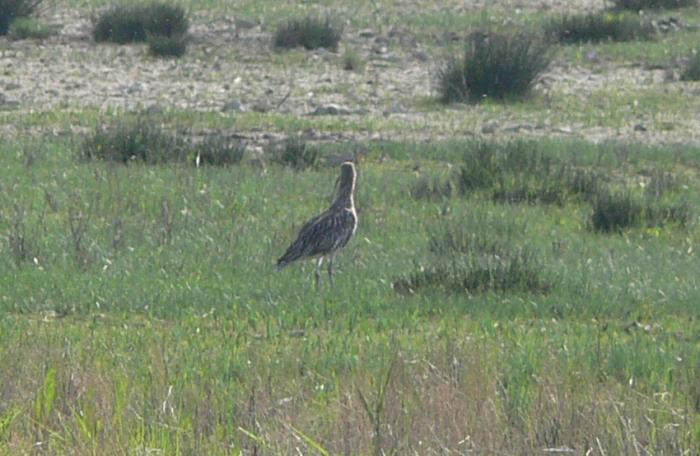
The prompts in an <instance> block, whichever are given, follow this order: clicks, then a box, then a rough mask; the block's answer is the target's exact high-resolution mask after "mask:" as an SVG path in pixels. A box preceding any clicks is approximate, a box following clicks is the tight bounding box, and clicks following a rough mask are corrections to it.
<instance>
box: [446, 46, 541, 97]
mask: <svg viewBox="0 0 700 456" xmlns="http://www.w3.org/2000/svg"><path fill="white" fill-rule="evenodd" d="M549 63H550V53H549V46H548V45H547V44H546V43H544V42H543V41H541V40H540V39H538V38H536V37H535V36H533V35H530V34H526V33H522V32H518V33H516V32H510V33H495V32H493V33H492V32H488V33H473V34H472V35H471V36H470V39H469V41H468V43H467V47H466V50H465V52H464V55H463V57H462V58H452V59H450V60H448V61H447V63H446V64H445V65H444V66H443V68H442V69H441V70H440V71H439V73H438V93H439V95H440V100H441V101H442V102H443V103H452V102H466V101H469V102H479V101H483V100H485V99H487V98H494V99H498V100H504V99H511V98H522V97H524V96H525V95H527V94H528V93H529V91H530V89H531V88H532V86H533V84H534V83H535V82H536V81H537V78H538V77H539V76H540V74H541V73H542V72H543V71H544V70H545V69H546V68H547V67H548V66H549Z"/></svg>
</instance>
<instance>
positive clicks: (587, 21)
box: [546, 11, 656, 44]
mask: <svg viewBox="0 0 700 456" xmlns="http://www.w3.org/2000/svg"><path fill="white" fill-rule="evenodd" d="M546 34H547V35H548V36H550V37H552V38H553V39H554V40H556V41H558V42H560V43H567V44H568V43H582V42H597V41H631V40H649V39H652V38H654V36H655V35H656V30H655V29H654V26H653V25H652V24H651V23H650V22H648V21H646V20H644V19H643V18H640V17H639V16H637V15H633V14H628V13H614V12H605V11H602V12H598V13H588V14H580V15H574V16H562V17H559V18H557V19H553V20H551V21H550V22H549V23H548V24H547V26H546Z"/></svg>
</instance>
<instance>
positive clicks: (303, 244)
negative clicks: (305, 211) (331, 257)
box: [277, 209, 356, 267]
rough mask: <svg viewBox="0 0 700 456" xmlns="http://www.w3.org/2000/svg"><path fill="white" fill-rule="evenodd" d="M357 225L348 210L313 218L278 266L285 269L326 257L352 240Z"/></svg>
mask: <svg viewBox="0 0 700 456" xmlns="http://www.w3.org/2000/svg"><path fill="white" fill-rule="evenodd" d="M355 223H356V220H355V217H354V215H353V214H352V213H351V212H350V211H348V210H346V209H342V210H338V211H326V212H324V213H323V214H321V215H319V216H317V217H314V218H312V219H311V220H309V221H308V222H306V223H305V224H304V226H303V227H301V230H299V235H298V236H297V238H296V240H295V241H294V242H293V243H292V245H290V246H289V248H288V249H287V251H286V252H285V254H284V255H282V258H280V259H279V260H278V262H277V266H278V267H284V266H285V265H287V264H289V263H291V262H293V261H296V260H298V259H301V258H305V257H314V256H317V255H325V254H328V253H330V252H332V251H334V250H336V249H339V248H341V247H343V246H344V245H345V244H347V242H348V241H349V240H350V237H351V236H352V233H353V229H354V227H355Z"/></svg>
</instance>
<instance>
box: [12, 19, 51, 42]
mask: <svg viewBox="0 0 700 456" xmlns="http://www.w3.org/2000/svg"><path fill="white" fill-rule="evenodd" d="M55 33H56V30H55V28H54V27H51V26H50V25H47V24H44V23H42V22H40V21H38V20H36V19H33V18H26V17H22V18H18V19H15V20H14V21H12V24H10V29H9V31H8V32H7V36H8V37H9V38H10V39H11V40H27V39H34V40H45V39H46V38H48V37H50V36H51V35H54V34H55Z"/></svg>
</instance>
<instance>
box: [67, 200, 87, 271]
mask: <svg viewBox="0 0 700 456" xmlns="http://www.w3.org/2000/svg"><path fill="white" fill-rule="evenodd" d="M88 224H89V215H86V214H85V213H84V212H83V211H81V210H79V209H77V208H76V207H71V208H70V209H69V212H68V224H67V227H68V244H69V247H70V251H71V252H72V253H73V259H74V260H75V264H76V265H77V266H78V268H81V269H82V268H84V267H86V266H87V265H88V264H89V263H90V252H89V250H88V246H86V245H85V238H86V233H87V229H88Z"/></svg>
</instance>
